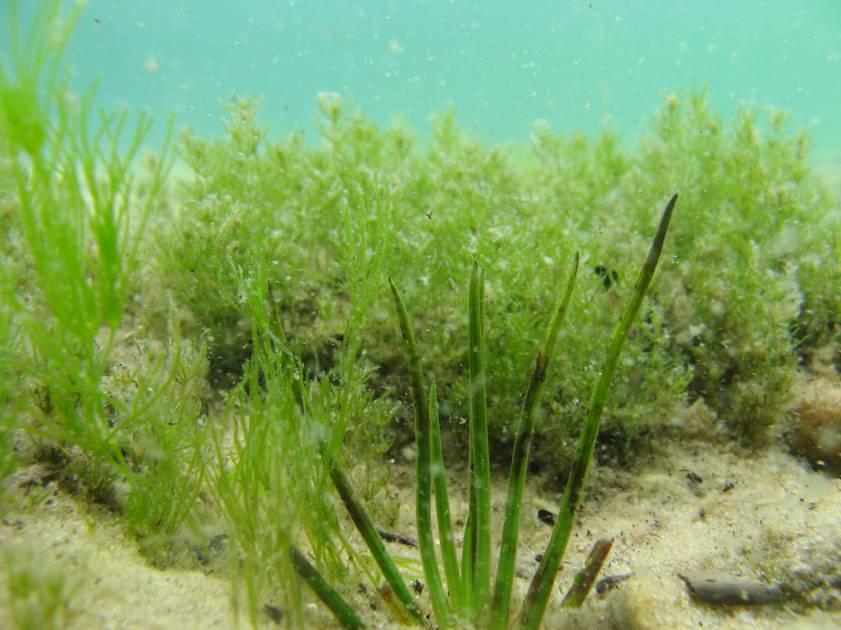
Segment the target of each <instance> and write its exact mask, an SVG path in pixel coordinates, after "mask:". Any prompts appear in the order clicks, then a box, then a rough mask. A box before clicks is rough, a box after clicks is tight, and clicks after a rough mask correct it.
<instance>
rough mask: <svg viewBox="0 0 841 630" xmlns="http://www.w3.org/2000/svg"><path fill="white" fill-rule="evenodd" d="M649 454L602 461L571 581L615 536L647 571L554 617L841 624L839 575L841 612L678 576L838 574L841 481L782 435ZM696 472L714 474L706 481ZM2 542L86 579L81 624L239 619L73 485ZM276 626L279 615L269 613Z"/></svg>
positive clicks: (663, 446)
mask: <svg viewBox="0 0 841 630" xmlns="http://www.w3.org/2000/svg"><path fill="white" fill-rule="evenodd" d="M642 460H643V461H641V462H640V463H639V464H638V465H637V467H636V468H635V470H633V471H618V470H615V469H612V468H600V469H597V470H594V471H593V474H592V475H591V477H590V479H589V482H588V490H587V495H586V497H585V501H584V506H583V508H582V510H581V512H580V519H579V525H578V527H577V529H576V530H575V532H574V535H573V538H572V540H571V542H570V547H569V549H568V553H567V557H566V561H565V564H564V569H562V572H561V576H560V580H559V583H560V586H561V588H562V589H564V590H565V589H566V587H567V585H568V583H569V577H570V575H571V572H572V570H573V569H574V568H575V567H578V566H580V565H581V563H582V561H583V558H584V557H585V556H586V553H587V551H588V550H589V548H590V546H591V545H592V543H593V542H594V541H595V540H596V539H598V538H604V537H613V538H614V545H613V550H612V552H611V555H610V557H609V560H608V562H607V563H606V565H605V566H604V568H603V570H602V574H601V577H603V576H606V575H615V574H622V573H627V572H633V577H631V578H630V579H628V580H627V581H625V582H623V583H622V585H621V586H620V587H619V588H617V589H615V590H613V591H611V592H609V593H608V594H607V595H605V596H598V595H595V594H591V595H590V597H589V598H588V600H587V602H586V603H585V606H584V608H583V609H582V610H581V611H579V612H577V613H574V614H570V613H569V612H566V611H564V612H559V611H558V609H557V605H558V600H559V598H556V600H555V601H554V602H553V603H552V605H551V606H552V607H551V608H550V611H549V613H548V615H547V618H546V624H545V626H546V627H547V628H558V627H579V628H657V629H662V628H698V627H705V628H748V627H750V628H769V629H770V628H782V627H786V628H789V627H798V628H831V627H841V602H839V600H841V586H839V585H838V583H837V582H836V585H835V587H834V588H832V587H829V586H824V587H822V588H819V589H817V590H816V591H815V592H814V593H813V595H812V597H813V598H824V599H825V598H828V597H833V596H834V598H835V604H834V611H833V612H826V611H819V610H816V609H812V610H811V611H810V612H806V613H803V612H802V611H799V610H798V608H797V607H796V606H793V605H782V606H768V607H754V608H749V607H726V608H724V607H712V606H708V605H704V604H701V603H699V602H697V601H696V600H694V599H693V598H692V597H691V596H690V595H689V593H688V591H687V588H686V585H685V584H684V583H683V582H682V581H681V580H680V579H679V578H678V576H677V574H678V573H679V572H680V573H683V572H689V571H694V570H705V571H706V570H709V571H715V572H718V573H725V574H728V575H742V576H744V577H751V578H760V579H767V580H768V581H769V582H774V581H777V580H786V581H789V582H797V580H799V579H801V578H798V575H800V576H801V577H802V576H807V577H808V576H811V575H817V576H819V577H822V578H823V579H829V577H831V576H832V575H834V576H835V579H836V580H837V579H838V575H839V568H838V567H839V566H841V479H838V478H832V477H830V476H828V475H826V474H824V473H816V472H814V471H812V470H811V469H810V468H809V467H808V465H807V464H805V463H804V462H803V461H801V460H799V459H797V458H795V457H793V456H791V455H789V454H788V453H787V452H786V450H785V449H784V447H783V446H782V445H778V446H773V447H771V448H770V449H769V450H767V451H766V452H764V453H759V454H753V455H752V454H750V453H749V452H747V451H744V450H741V449H738V448H736V447H733V446H727V445H726V444H724V443H721V442H719V443H716V444H711V443H710V442H709V441H701V440H687V439H685V438H683V439H678V438H675V437H667V438H663V439H662V440H659V441H653V442H652V445H651V451H650V453H647V454H646V455H645V457H643V458H642ZM393 472H394V475H393V482H392V484H390V486H389V487H388V489H387V494H388V495H389V496H390V498H391V500H392V501H397V505H399V506H400V507H399V510H398V512H397V519H396V521H395V522H393V523H391V524H389V528H390V529H392V530H394V531H399V532H401V533H406V534H410V535H414V533H415V532H414V527H413V521H414V516H413V512H414V509H413V507H412V502H413V489H412V476H413V474H412V467H411V466H410V465H407V464H396V465H395V466H394V471H393ZM690 473H692V475H695V476H697V477H700V478H701V481H700V482H699V481H697V479H696V480H695V481H692V480H691V479H690V477H691V476H692V475H690ZM453 476H455V475H453ZM730 484H732V487H730ZM453 486H454V487H453V494H454V495H455V496H454V497H453V508H454V511H456V512H458V511H460V510H463V507H464V501H463V499H462V498H461V497H460V496H459V495H461V494H462V492H463V488H462V487H458V485H457V484H453ZM728 487H730V489H728V490H725V489H726V488H728ZM504 496H505V480H504V477H503V476H502V475H500V476H499V478H498V479H497V480H496V482H495V484H494V495H493V499H494V511H495V515H496V518H497V519H498V518H499V515H500V514H501V511H502V505H503V502H504ZM557 501H558V496H557V495H556V494H554V493H552V492H547V491H545V490H544V491H540V490H535V489H534V488H531V489H530V490H529V491H528V493H527V496H526V500H525V505H526V506H527V508H525V509H524V514H525V517H524V519H523V527H522V537H521V540H522V544H521V552H520V554H519V562H518V567H519V569H520V572H521V573H522V574H523V575H530V574H531V573H532V572H533V571H534V569H535V567H536V562H535V560H534V556H535V554H537V553H539V552H541V551H542V548H543V545H544V544H545V542H546V541H547V540H548V537H549V533H550V530H549V527H548V526H546V525H545V524H543V523H541V522H540V521H538V520H537V518H536V509H537V507H546V508H549V509H552V510H556V509H557V507H558V506H557ZM702 511H703V515H702ZM94 523H95V525H94ZM497 526H498V524H497ZM460 531H461V530H460V529H459V533H460ZM494 539H495V540H498V532H496V534H495V538H494ZM0 543H2V548H4V549H9V548H21V547H22V548H29V549H31V550H33V552H34V553H35V554H37V555H38V556H39V557H40V558H42V559H43V561H44V562H46V563H49V564H51V565H53V566H57V567H61V568H63V570H64V571H66V572H67V573H68V574H70V575H73V576H75V577H76V579H77V580H78V586H77V588H76V590H75V592H74V594H73V595H72V597H71V599H70V601H69V608H68V623H67V626H66V627H68V628H180V629H184V628H228V627H236V624H235V621H234V617H233V613H232V607H231V600H230V595H229V593H230V588H229V584H228V583H227V581H226V580H225V579H223V578H221V577H218V576H208V575H205V574H204V573H203V572H201V571H180V570H165V571H159V570H156V569H154V568H151V567H150V566H149V565H148V564H147V563H146V562H145V561H144V559H143V558H142V557H141V556H140V555H139V554H138V553H137V551H136V544H135V543H133V542H132V541H131V540H129V539H127V537H126V536H125V535H124V534H123V533H122V531H121V529H120V526H119V523H118V522H117V521H116V520H115V518H114V517H113V516H111V515H109V514H107V513H102V512H96V513H91V512H90V511H89V508H83V507H80V506H79V505H78V504H77V503H76V501H75V500H74V499H73V498H72V497H68V496H66V495H64V494H62V493H55V492H50V493H48V494H47V496H46V497H45V498H44V499H42V500H41V502H40V503H39V504H38V505H37V506H35V507H31V508H28V509H25V510H22V511H18V512H17V513H15V512H11V513H7V514H6V515H5V517H4V518H3V520H2V524H0ZM390 547H391V549H392V551H393V552H394V553H395V554H397V555H402V556H412V555H413V552H412V550H411V549H410V548H408V547H405V546H401V545H395V544H392V545H390ZM798 571H799V572H800V573H798ZM3 579H4V578H3ZM791 585H792V586H794V587H798V588H802V585H798V584H796V583H792V584H791ZM527 586H528V581H527V579H525V577H520V578H518V579H517V580H516V584H515V588H516V589H517V591H518V592H519V595H518V597H520V596H522V594H523V593H524V592H525V589H526V588H527ZM5 590H6V589H5V583H0V599H2V600H3V604H2V606H3V607H2V608H0V627H11V623H10V619H9V611H8V609H7V603H6V601H5V599H6V597H5ZM354 590H355V589H354ZM369 598H370V596H367V597H366V596H364V595H357V601H356V605H357V607H358V608H359V609H361V610H363V611H364V612H363V617H364V618H365V619H366V620H367V621H368V622H369V623H371V625H372V627H390V626H391V625H393V624H391V623H390V622H389V621H387V617H384V616H383V614H382V612H380V611H371V610H370V603H371V602H370V599H369ZM307 610H308V613H311V614H312V617H311V620H312V626H311V627H316V626H321V627H323V626H324V625H325V619H326V618H325V616H324V614H323V613H322V612H321V611H318V612H316V610H315V609H314V606H308V607H307ZM264 625H265V626H266V627H271V626H272V625H273V624H272V623H271V622H270V621H269V620H268V618H267V617H266V618H264ZM240 626H243V627H247V626H248V624H247V621H246V620H245V619H242V621H241V623H240Z"/></svg>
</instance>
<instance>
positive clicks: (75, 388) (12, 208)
mask: <svg viewBox="0 0 841 630" xmlns="http://www.w3.org/2000/svg"><path fill="white" fill-rule="evenodd" d="M63 5H64V3H63V2H61V1H60V0H46V1H45V2H42V3H40V4H39V6H38V7H37V8H36V10H35V11H34V12H33V14H32V15H31V16H30V18H29V20H28V23H27V24H28V25H27V26H25V22H24V20H23V18H22V16H21V15H20V13H21V11H20V6H19V3H18V2H13V3H12V4H11V8H10V22H9V24H8V32H9V43H10V50H9V58H8V59H4V60H3V64H2V67H0V135H2V142H0V149H2V150H3V152H4V153H3V156H2V165H3V168H2V173H3V178H2V179H3V182H5V183H6V184H10V185H11V188H10V189H5V190H4V191H3V193H4V194H3V204H4V213H3V215H2V221H3V227H4V234H3V246H4V248H3V256H4V258H5V259H7V260H8V261H9V262H10V265H9V267H8V268H6V269H4V273H3V277H2V281H3V287H2V288H3V290H2V294H1V295H2V306H0V314H2V317H4V318H6V319H8V323H9V326H8V327H6V326H4V335H5V334H7V333H8V335H9V337H8V339H4V341H8V342H9V343H8V344H6V346H5V347H4V350H12V351H13V356H12V357H9V360H13V361H14V362H15V367H16V373H17V375H18V376H19V378H20V380H19V384H18V386H17V387H16V389H15V395H14V401H13V404H14V406H15V410H16V411H17V412H18V413H17V417H16V422H15V427H14V428H15V429H16V430H21V431H22V432H24V433H26V434H27V435H29V436H30V440H31V441H32V442H33V443H34V447H33V448H30V449H29V451H30V452H31V453H33V454H34V456H35V457H46V458H49V459H50V460H51V461H52V462H53V463H55V464H58V465H59V468H60V469H61V470H60V471H59V474H58V477H59V478H60V479H61V480H64V481H66V482H67V484H68V486H69V487H72V489H74V490H77V491H79V492H80V494H83V495H86V496H88V498H91V499H93V500H96V501H99V502H101V503H105V504H107V505H109V506H110V507H113V508H115V509H119V510H124V514H125V515H126V516H127V519H126V522H127V526H128V528H129V530H130V531H131V532H132V533H134V534H136V535H137V536H138V537H140V538H142V539H149V538H150V537H151V536H152V535H153V534H154V536H155V537H159V538H160V537H166V536H169V535H171V534H172V533H173V532H174V531H175V530H176V529H177V528H178V527H179V526H180V524H181V523H182V522H183V521H184V519H185V518H186V514H187V513H189V511H190V510H191V508H192V506H193V504H194V502H195V498H196V496H197V493H198V489H199V488H200V485H201V475H200V474H193V473H195V472H196V471H197V470H198V468H199V466H198V463H199V461H200V459H201V448H200V445H199V440H200V439H201V433H200V432H198V431H197V429H198V425H197V419H198V417H199V415H200V413H201V405H200V404H199V405H198V406H197V405H196V404H195V403H194V400H193V399H194V397H195V388H196V382H198V381H201V382H203V381H204V364H205V358H204V355H203V354H202V351H201V349H200V347H197V346H196V345H192V344H190V343H182V341H181V339H180V337H179V335H178V334H177V333H178V331H177V329H175V328H174V329H173V334H171V335H167V337H168V338H167V341H165V342H163V343H159V344H157V345H156V343H155V342H153V341H152V340H150V339H135V335H136V334H137V331H136V330H132V329H131V327H128V329H127V327H125V323H126V322H125V320H126V314H127V312H128V310H129V309H128V305H129V303H130V299H129V298H130V295H131V293H132V289H133V288H134V287H136V284H137V278H136V274H137V271H138V268H139V262H138V261H139V249H140V247H141V243H142V240H143V237H144V231H145V227H146V224H147V222H148V219H149V216H150V215H151V213H152V212H153V211H154V210H155V209H156V208H157V207H158V206H159V204H161V203H162V199H163V196H164V184H165V181H166V178H167V176H168V173H169V169H170V167H171V165H172V157H173V156H172V153H171V151H170V150H169V145H168V141H165V143H164V146H163V148H162V150H161V153H160V155H159V156H158V157H157V158H150V159H147V160H146V170H139V169H138V167H137V162H138V157H139V155H140V153H141V150H142V148H143V143H144V141H145V138H146V137H147V134H148V132H149V130H150V128H151V125H152V120H151V118H150V117H149V116H148V115H147V114H140V115H139V116H138V117H137V118H136V120H134V121H132V120H131V118H130V116H129V113H128V112H127V111H120V112H116V113H112V112H108V111H105V110H102V109H99V108H97V107H96V104H95V92H96V91H95V87H92V88H90V89H89V90H87V91H85V92H84V93H82V94H81V95H78V94H75V93H74V92H73V91H72V90H71V87H70V84H69V81H68V78H67V77H68V72H67V69H66V67H65V64H64V62H63V55H64V51H65V50H66V47H67V43H68V39H69V37H70V35H71V33H72V30H73V27H74V25H75V23H76V22H77V21H78V19H79V16H80V14H81V9H82V5H81V4H79V3H77V4H75V5H73V6H72V8H71V9H70V10H69V11H64V10H63ZM170 131H171V129H170ZM169 135H170V134H167V138H168V137H169ZM163 319H164V321H167V322H174V321H176V316H175V315H174V314H172V313H167V314H166V316H165V317H164V318H163ZM12 335H14V337H12ZM12 341H14V345H13V346H12V345H11V342H12ZM4 360H6V357H5V356H4ZM4 411H5V410H4ZM6 437H8V436H6ZM185 473H186V474H185Z"/></svg>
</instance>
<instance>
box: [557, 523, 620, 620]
mask: <svg viewBox="0 0 841 630" xmlns="http://www.w3.org/2000/svg"><path fill="white" fill-rule="evenodd" d="M612 545H613V539H612V538H610V539H608V538H602V539H600V540H597V541H596V544H594V545H593V548H592V549H591V550H590V555H589V556H587V562H585V563H584V568H583V569H581V570H580V571H578V572H577V573H576V574H575V577H574V578H573V581H572V586H570V587H569V590H568V591H567V594H566V596H565V597H564V601H563V602H561V607H562V608H580V607H581V604H582V603H584V600H585V599H586V597H587V594H588V593H589V592H590V589H591V588H593V582H595V581H596V576H597V575H598V574H599V571H601V569H602V565H603V564H604V561H605V560H606V559H607V554H608V553H610V548H611V546H612Z"/></svg>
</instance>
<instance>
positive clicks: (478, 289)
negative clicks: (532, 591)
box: [468, 262, 491, 618]
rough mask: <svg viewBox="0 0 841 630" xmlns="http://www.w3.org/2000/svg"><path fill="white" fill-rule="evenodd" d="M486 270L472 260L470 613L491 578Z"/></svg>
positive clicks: (478, 604) (484, 594)
mask: <svg viewBox="0 0 841 630" xmlns="http://www.w3.org/2000/svg"><path fill="white" fill-rule="evenodd" d="M484 293H485V289H484V273H483V271H482V269H481V268H480V267H479V265H478V264H477V263H476V262H474V263H473V273H472V274H471V276H470V300H469V309H468V310H469V327H468V328H469V330H468V336H469V343H470V349H469V353H468V357H469V364H470V457H471V459H470V492H471V495H472V498H473V499H474V500H472V501H471V504H470V506H471V509H473V510H475V511H474V512H473V525H474V529H473V535H474V537H473V542H474V543H475V553H474V564H473V589H472V602H471V603H472V606H471V612H472V614H473V616H474V618H475V616H476V615H478V614H479V612H480V611H481V610H482V608H483V607H484V606H485V604H486V602H487V598H488V593H489V591H490V581H491V467H490V453H489V448H488V403H487V372H486V370H485V304H484Z"/></svg>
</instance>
